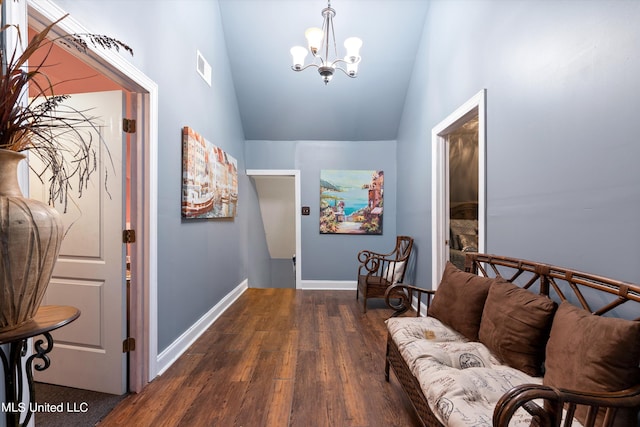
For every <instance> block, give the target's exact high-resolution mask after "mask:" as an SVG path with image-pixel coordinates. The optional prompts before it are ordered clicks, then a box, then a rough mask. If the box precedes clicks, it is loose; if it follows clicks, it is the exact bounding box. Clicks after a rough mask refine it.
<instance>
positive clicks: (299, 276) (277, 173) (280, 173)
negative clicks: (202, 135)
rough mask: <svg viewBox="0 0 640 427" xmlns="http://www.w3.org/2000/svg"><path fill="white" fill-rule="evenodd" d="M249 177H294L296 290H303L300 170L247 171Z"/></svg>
mask: <svg viewBox="0 0 640 427" xmlns="http://www.w3.org/2000/svg"><path fill="white" fill-rule="evenodd" d="M245 173H246V174H247V176H293V178H294V185H295V188H294V192H295V210H296V215H295V218H296V224H295V226H296V289H301V288H302V221H301V219H300V211H301V209H302V198H301V196H300V171H299V170H298V169H247V170H246V171H245Z"/></svg>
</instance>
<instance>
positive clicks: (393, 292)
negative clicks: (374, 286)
mask: <svg viewBox="0 0 640 427" xmlns="http://www.w3.org/2000/svg"><path fill="white" fill-rule="evenodd" d="M434 294H435V291H433V290H431V289H422V288H418V287H417V286H411V285H405V284H402V283H398V284H395V285H393V286H390V287H389V288H388V289H387V291H386V292H385V296H384V300H385V302H386V303H387V306H389V307H390V308H392V309H393V310H395V312H394V313H393V314H392V315H391V317H396V316H399V315H401V314H402V313H404V312H405V311H407V310H409V309H410V308H411V302H412V301H413V296H414V295H416V296H417V297H418V309H417V310H416V317H418V316H420V301H422V296H423V295H426V296H427V309H428V308H429V305H431V298H432V297H433V295H434ZM391 299H398V300H399V301H398V303H397V304H395V303H393V302H392V301H391Z"/></svg>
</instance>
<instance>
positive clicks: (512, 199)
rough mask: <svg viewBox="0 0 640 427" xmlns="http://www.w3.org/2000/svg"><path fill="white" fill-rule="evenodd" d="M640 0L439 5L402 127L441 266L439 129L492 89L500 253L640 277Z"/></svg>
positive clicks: (407, 189)
mask: <svg viewBox="0 0 640 427" xmlns="http://www.w3.org/2000/svg"><path fill="white" fill-rule="evenodd" d="M639 22H640V2H638V1H626V0H614V1H581V2H576V1H571V0H568V1H559V0H556V1H539V0H533V1H503V0H493V1H483V0H472V1H471V0H467V1H456V0H447V1H443V0H435V1H433V2H432V4H431V6H430V9H429V12H428V16H427V20H426V22H425V27H424V34H423V36H422V42H421V46H420V50H419V54H418V57H417V60H416V64H415V68H414V73H413V82H412V85H411V87H410V89H409V91H408V96H407V100H406V105H405V110H404V115H403V121H402V124H401V127H400V133H399V136H398V164H401V165H402V168H400V169H399V171H398V189H399V190H398V232H399V233H412V234H414V235H416V236H417V242H416V244H417V245H418V249H419V259H418V275H417V279H416V281H417V282H418V283H419V284H420V285H421V286H427V287H428V286H430V285H431V283H430V281H431V280H430V277H431V204H430V203H431V167H430V165H431V129H432V128H433V127H434V126H435V125H436V124H437V123H439V122H440V121H441V120H443V119H444V118H445V117H447V116H448V115H449V114H450V113H451V112H453V111H454V110H455V109H456V108H457V107H458V106H460V105H461V104H463V103H464V102H465V101H466V100H468V99H469V98H471V97H472V96H473V95H474V94H476V93H477V92H478V91H480V90H481V89H483V88H486V89H487V189H486V190H487V251H488V252H491V253H498V254H502V255H510V256H516V257H522V258H528V259H532V260H536V261H544V262H550V263H554V264H557V265H562V266H566V267H572V268H576V269H580V270H584V271H587V272H591V273H597V274H601V275H605V276H611V277H614V278H618V279H622V280H628V281H632V282H636V283H637V282H640V270H639V269H638V267H637V265H638V260H639V259H640V246H638V245H636V244H635V242H637V241H639V240H640V222H639V221H638V212H640V186H639V184H640V168H638V166H637V163H638V159H639V158H640V144H639V143H638V130H637V126H636V123H637V120H638V119H637V117H638V113H640V109H639V107H638V96H639V95H640V78H639V77H638V76H640V55H639V52H640V51H639V48H640V25H638V23H639Z"/></svg>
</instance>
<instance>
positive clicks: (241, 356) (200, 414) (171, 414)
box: [99, 289, 419, 427]
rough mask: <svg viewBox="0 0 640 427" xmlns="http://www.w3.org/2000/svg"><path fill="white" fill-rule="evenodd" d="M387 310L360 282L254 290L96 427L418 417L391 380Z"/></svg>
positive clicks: (333, 424) (377, 421) (307, 426)
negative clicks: (365, 300)
mask: <svg viewBox="0 0 640 427" xmlns="http://www.w3.org/2000/svg"><path fill="white" fill-rule="evenodd" d="M390 314H391V311H390V310H389V309H388V308H385V306H384V302H383V301H379V302H378V301H376V300H371V301H370V302H369V309H368V311H367V313H366V314H362V312H361V305H359V304H358V303H357V302H356V299H355V291H300V290H298V291H296V290H293V289H249V290H247V291H246V292H245V293H244V294H243V295H242V296H241V297H240V298H239V299H238V300H237V301H236V302H235V303H234V304H233V305H232V306H231V307H230V308H229V309H228V310H227V311H226V312H225V313H224V314H223V315H222V316H220V318H219V319H218V320H217V321H216V322H215V323H214V324H213V325H212V326H211V327H210V328H209V329H208V330H207V331H206V332H205V333H204V334H203V335H202V336H201V337H200V338H199V339H198V341H196V342H195V343H194V344H193V345H192V346H191V347H190V348H189V349H188V350H187V352H185V353H184V354H183V355H182V356H181V357H180V358H179V359H178V360H177V361H176V363H174V364H173V365H172V366H171V367H170V368H169V369H168V370H167V371H166V372H165V373H164V374H163V375H161V376H160V377H158V378H156V379H155V380H154V381H153V382H152V383H151V384H149V385H148V386H147V387H146V388H145V389H144V390H143V391H142V392H141V393H139V394H133V395H130V396H128V397H127V398H125V399H124V400H123V401H122V402H120V404H119V405H118V406H117V407H116V408H115V409H114V410H113V411H112V412H111V413H110V414H109V415H108V416H107V417H106V418H105V419H104V420H103V421H102V422H101V423H100V424H99V426H100V427H109V426H124V425H126V426H131V425H135V426H207V427H211V426H221V427H227V426H237V427H259V426H269V427H271V426H295V427H322V426H327V427H342V426H381V427H382V426H385V427H386V426H409V427H411V426H417V425H419V424H418V421H417V419H416V417H415V415H414V414H413V411H412V409H411V406H410V403H409V401H408V400H407V398H406V397H405V396H404V394H403V392H402V390H401V389H400V385H399V383H398V382H397V380H396V379H395V377H394V376H393V375H391V381H390V382H386V381H385V380H384V354H385V340H386V329H385V325H384V320H385V319H386V318H388V317H389V316H390Z"/></svg>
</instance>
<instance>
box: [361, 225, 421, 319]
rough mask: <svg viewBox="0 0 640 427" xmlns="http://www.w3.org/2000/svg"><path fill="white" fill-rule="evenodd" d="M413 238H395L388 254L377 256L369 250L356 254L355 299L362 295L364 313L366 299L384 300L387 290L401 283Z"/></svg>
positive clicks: (377, 254)
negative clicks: (357, 263) (356, 286)
mask: <svg viewBox="0 0 640 427" xmlns="http://www.w3.org/2000/svg"><path fill="white" fill-rule="evenodd" d="M412 248H413V238H411V237H409V236H397V237H396V247H395V248H394V249H393V251H391V252H389V253H388V254H379V253H376V252H372V251H369V250H363V251H360V252H359V253H358V261H359V262H360V266H359V267H358V289H357V291H356V299H358V298H359V297H360V294H361V293H362V300H363V302H362V304H363V309H364V312H365V313H366V312H367V299H369V298H384V297H385V292H386V291H387V288H388V287H389V286H391V285H393V284H396V283H402V281H403V280H404V273H405V271H406V269H407V263H408V262H409V256H410V255H411V249H412Z"/></svg>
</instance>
